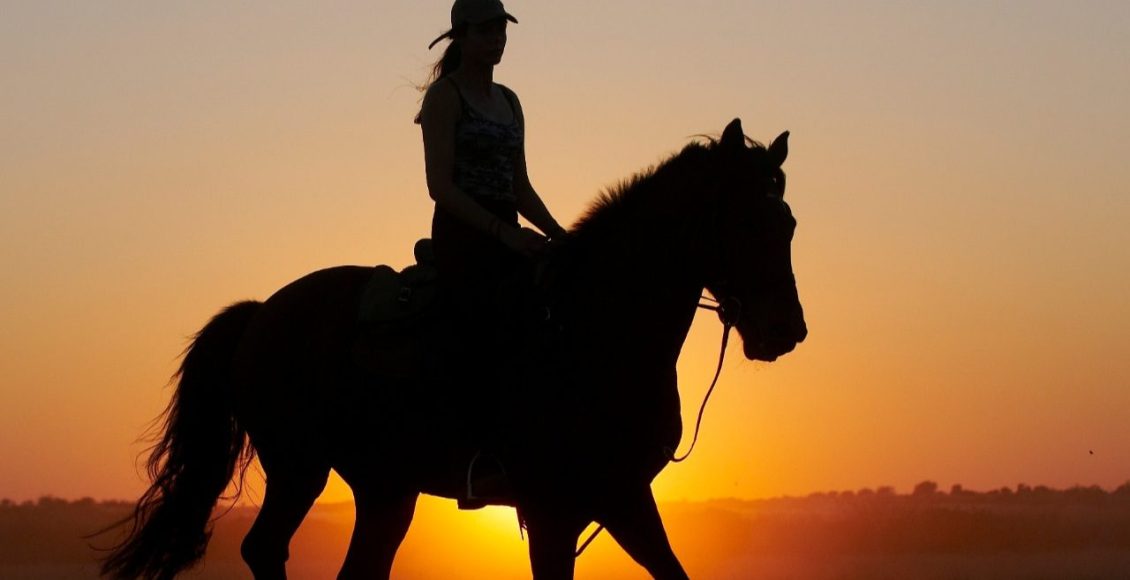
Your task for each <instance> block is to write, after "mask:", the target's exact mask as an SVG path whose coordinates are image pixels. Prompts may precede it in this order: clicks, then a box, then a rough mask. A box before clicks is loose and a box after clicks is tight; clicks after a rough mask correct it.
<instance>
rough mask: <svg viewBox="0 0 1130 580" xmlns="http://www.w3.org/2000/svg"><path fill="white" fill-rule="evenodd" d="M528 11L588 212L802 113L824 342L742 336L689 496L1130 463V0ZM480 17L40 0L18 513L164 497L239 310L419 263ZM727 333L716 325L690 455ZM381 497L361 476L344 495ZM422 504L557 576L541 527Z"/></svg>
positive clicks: (671, 494) (537, 115)
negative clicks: (430, 151)
mask: <svg viewBox="0 0 1130 580" xmlns="http://www.w3.org/2000/svg"><path fill="white" fill-rule="evenodd" d="M506 5H507V8H508V9H509V10H510V11H512V12H513V13H514V14H515V15H516V16H518V18H519V20H520V21H521V24H517V25H513V26H512V27H511V28H510V29H509V44H508V47H507V53H506V56H505V57H504V59H503V62H502V65H501V66H500V67H499V68H498V70H497V72H496V80H497V81H499V82H501V83H504V84H506V85H507V86H509V87H511V88H513V89H514V90H515V91H516V92H517V94H518V95H519V96H520V97H521V99H522V103H523V107H524V110H525V114H526V118H527V126H528V134H527V144H526V147H527V157H528V160H529V170H530V175H531V178H532V181H533V183H534V185H535V187H536V188H537V189H538V191H539V192H540V193H541V196H542V197H543V199H545V201H546V203H547V205H548V206H549V207H550V208H551V209H552V210H553V212H554V214H555V215H556V216H557V217H558V219H559V220H560V221H561V222H562V223H563V224H568V223H572V222H573V221H574V220H575V219H577V218H578V217H579V216H580V215H581V214H582V213H583V212H584V210H585V209H586V208H587V207H588V204H589V203H590V201H591V200H592V199H593V198H594V197H595V196H596V195H597V194H598V193H599V192H600V191H601V190H602V189H604V188H606V187H609V186H611V185H613V184H615V183H617V182H619V181H620V180H622V179H624V178H627V177H629V176H630V175H632V174H633V173H635V172H637V171H640V170H642V169H645V168H646V167H648V166H649V165H652V164H654V163H657V162H658V161H660V160H662V159H664V158H665V157H667V156H668V155H670V154H671V153H673V152H675V151H677V150H679V149H680V148H681V147H682V146H683V145H685V144H686V143H687V142H688V140H690V139H691V138H693V136H694V135H699V134H715V135H716V134H718V133H720V132H721V131H722V129H723V127H724V126H725V124H726V123H727V122H729V121H730V120H731V119H733V118H735V117H740V118H741V119H742V124H743V126H744V128H745V132H746V133H747V134H748V135H749V136H750V137H752V138H754V139H756V140H758V141H762V142H766V141H770V140H772V138H773V137H774V136H776V135H777V134H779V133H780V132H781V131H783V130H790V131H791V133H792V139H791V143H790V147H791V151H790V156H789V159H788V161H787V162H786V164H785V167H784V168H785V171H786V172H787V173H788V191H787V194H786V199H787V201H788V202H789V203H790V205H791V207H792V211H793V213H794V215H795V216H796V217H797V220H798V222H799V226H798V229H797V233H796V238H795V241H794V244H793V262H794V264H795V269H796V274H797V279H798V288H799V289H800V296H801V300H802V302H803V304H804V307H805V315H806V318H807V321H808V326H809V329H810V335H809V338H808V340H807V341H806V342H804V343H803V344H802V345H800V346H799V347H798V349H797V350H796V351H795V352H794V353H792V354H789V355H787V356H785V357H783V358H782V359H781V360H779V361H777V362H774V363H759V362H748V361H745V360H742V357H741V354H740V349H739V348H738V347H736V346H734V345H731V350H730V352H729V355H728V358H727V362H726V365H725V369H724V372H723V374H722V378H721V380H720V382H719V385H718V387H717V390H716V392H715V394H714V395H713V399H712V400H711V404H710V406H709V407H708V408H707V411H706V419H705V421H704V426H703V431H702V434H701V436H700V441H699V443H698V447H697V449H696V451H695V454H694V456H693V457H692V458H691V459H690V460H689V461H687V462H686V463H683V464H679V465H673V466H670V467H669V468H668V469H667V470H666V471H665V472H664V473H662V474H661V475H660V476H659V478H658V479H657V480H656V481H655V483H654V490H655V492H656V495H657V497H658V498H659V500H660V501H661V502H663V501H679V500H694V501H702V500H711V499H720V498H739V499H758V498H769V497H776V496H783V495H793V496H803V495H806V494H809V493H812V492H818V491H826V490H856V489H860V488H876V487H879V486H884V485H889V486H894V487H895V489H897V490H899V491H901V492H906V491H909V490H910V489H911V488H912V487H913V486H914V485H915V484H916V483H918V482H920V481H923V480H927V479H929V480H934V481H938V482H939V483H940V484H941V485H942V486H943V487H944V488H946V489H948V487H949V486H950V485H952V484H963V485H965V486H966V487H967V488H973V489H995V488H999V487H1001V486H1015V485H1017V484H1019V483H1027V484H1031V485H1036V484H1045V485H1051V486H1055V487H1060V488H1063V487H1068V486H1072V485H1076V484H1081V485H1092V484H1094V485H1099V486H1102V487H1103V488H1106V489H1114V488H1115V487H1117V486H1119V485H1121V484H1122V483H1124V482H1126V481H1128V480H1130V445H1128V442H1130V357H1127V355H1126V353H1128V352H1130V331H1128V329H1130V300H1128V299H1127V296H1130V228H1128V227H1127V225H1128V224H1130V164H1127V163H1126V162H1125V154H1126V150H1127V143H1130V114H1128V113H1127V107H1126V103H1128V102H1130V72H1128V69H1127V66H1126V63H1127V62H1130V35H1128V34H1126V31H1127V30H1130V3H1127V2H1117V1H1116V2H1108V1H1103V0H1093V1H1087V2H1081V3H1066V2H1053V1H1050V0H1047V1H1044V0H1033V1H1006V2H996V3H984V2H972V1H965V0H961V1H956V2H928V3H913V4H908V3H889V2H873V1H866V2H853V3H843V2H831V1H800V2H789V3H760V2H721V1H715V0H708V1H705V2H701V3H698V4H695V5H693V6H691V5H689V4H687V3H685V2H682V3H680V2H674V1H668V0H658V1H656V0H652V1H648V2H638V1H623V2H615V1H612V2H604V1H602V2H597V1H596V0H580V1H576V2H546V1H537V2H534V1H521V0H508V1H507V2H506ZM449 8H450V4H449V3H448V2H446V1H445V2H419V1H417V0H411V1H408V0H405V1H397V2H380V3H374V2H359V1H347V2H336V3H333V4H332V6H329V5H324V4H321V3H310V2H306V3H303V2H294V1H290V0H284V1H276V2H247V3H237V4H230V3H220V2H211V1H209V2H196V3H187V4H183V5H178V6H169V5H165V4H161V5H157V4H152V5H150V4H138V3H125V2H118V1H109V2H97V3H79V4H77V5H76V4H74V3H61V2H36V3H32V2H16V3H14V4H13V5H7V6H5V10H4V13H5V14H4V16H3V18H0V54H4V55H6V56H5V57H4V58H2V59H0V78H3V89H2V90H0V248H2V250H0V256H2V263H3V270H4V283H3V284H2V285H0V397H2V401H3V404H2V405H0V465H2V466H3V468H2V469H0V498H11V499H13V500H17V501H22V500H26V499H32V498H36V497H39V496H41V495H45V494H53V495H55V496H59V497H65V498H79V497H84V496H91V497H95V498H99V499H129V500H132V499H135V498H136V497H137V496H138V495H139V493H140V492H141V491H142V490H143V489H144V487H145V485H146V482H145V481H144V479H143V477H142V475H141V473H140V471H139V470H138V469H136V467H135V466H136V463H135V459H136V457H137V456H138V454H139V453H141V452H142V451H143V450H144V449H145V444H144V442H141V441H138V437H139V436H140V435H141V434H142V433H143V432H144V431H145V429H146V426H147V425H148V423H149V421H151V420H152V419H153V418H154V417H155V416H156V415H157V414H158V413H160V411H161V410H162V409H163V408H164V406H165V404H166V403H167V401H168V399H169V397H170V395H171V393H172V389H171V387H167V386H165V385H166V384H167V382H168V378H169V377H170V376H171V375H172V373H173V371H174V370H175V369H176V365H177V362H178V360H177V356H178V354H179V353H180V352H181V351H182V350H183V349H184V347H185V346H186V344H187V337H189V336H191V335H192V334H193V333H194V332H196V331H197V330H198V329H199V328H200V327H201V326H202V325H203V324H204V323H205V322H206V321H207V320H208V318H209V317H210V316H212V315H213V314H214V313H215V312H217V311H218V310H219V309H220V308H222V307H223V306H225V305H227V304H229V303H232V302H234V301H236V300H240V299H248V298H254V299H260V300H261V299H264V298H266V297H267V296H269V295H270V294H271V293H272V292H274V291H275V290H276V289H277V288H279V287H281V286H282V285H284V284H286V283H287V282H289V281H291V280H293V279H295V278H297V277H299V276H301V275H303V274H305V273H307V272H310V271H313V270H316V269H319V268H323V267H326V266H329V265H336V264H348V263H352V264H380V263H387V264H390V265H392V266H394V267H401V266H404V265H406V264H408V263H409V261H410V260H411V256H412V254H411V251H412V244H413V242H414V241H415V240H416V239H417V238H420V237H424V236H426V235H427V234H428V231H429V224H430V219H431V211H432V202H431V200H430V199H429V198H428V195H427V191H426V186H425V181H424V170H423V155H422V145H421V138H420V134H419V127H418V126H416V125H414V124H413V123H412V119H413V117H414V115H415V113H416V112H417V109H418V107H419V99H420V94H419V93H418V92H417V91H416V90H415V88H414V87H413V85H414V84H415V83H418V82H420V81H422V80H423V79H424V77H425V75H426V69H427V66H428V65H429V64H430V63H431V62H432V61H433V60H434V59H435V58H437V57H438V56H439V51H438V50H436V51H433V52H429V51H427V50H426V44H427V42H428V40H430V39H431V38H432V37H434V36H435V34H437V33H439V32H441V31H442V30H444V29H445V28H446V26H445V24H446V22H447V15H448V10H449ZM720 336H721V326H720V324H719V322H718V320H717V318H716V317H715V316H714V315H713V314H711V313H709V312H700V314H699V315H698V317H697V318H696V320H695V323H694V326H693V328H692V331H691V335H690V337H689V339H688V341H687V344H686V346H685V348H684V350H683V354H682V357H681V359H680V362H679V377H680V391H681V396H682V405H683V421H684V425H685V430H686V434H685V436H684V441H683V447H682V448H683V449H685V448H686V446H687V445H689V440H690V433H691V430H692V429H693V421H694V416H695V414H696V413H697V411H698V406H699V404H700V403H701V401H702V397H703V395H704V394H705V391H706V388H707V386H708V385H709V382H710V378H711V375H712V373H713V370H714V365H715V363H716V361H717V355H718V347H719V341H720ZM257 485H258V490H261V485H259V484H257V483H253V484H252V490H251V492H250V493H249V498H250V500H249V501H255V500H256V496H255V494H256V493H257V491H256V486H257ZM260 497H261V495H260ZM351 497H352V496H351V494H350V492H349V489H348V488H347V487H346V486H345V484H344V483H343V482H342V481H341V480H340V479H338V478H337V476H336V475H335V476H334V477H333V479H332V480H331V483H330V485H329V487H328V488H327V489H326V491H325V493H324V494H323V496H322V502H324V503H329V502H341V501H348V500H349V499H350V498H351ZM421 502H422V504H421V505H422V506H424V508H422V509H424V511H425V512H426V513H427V514H428V515H427V516H426V517H427V518H431V519H430V521H432V522H433V523H435V522H440V523H439V524H436V526H437V528H440V529H445V530H450V534H451V538H458V540H454V539H453V540H452V541H453V542H455V543H456V545H459V542H466V544H463V546H464V547H465V548H466V549H468V550H483V551H484V553H489V554H491V556H490V557H489V558H485V557H484V560H490V561H491V562H497V563H498V564H497V565H498V566H501V568H499V570H498V571H497V573H498V575H497V576H496V577H525V576H526V575H527V574H528V562H527V561H526V560H525V553H526V547H527V546H526V545H525V544H524V543H522V541H521V539H520V538H519V537H518V534H517V523H516V519H515V517H514V515H513V511H512V510H503V509H500V508H499V509H495V508H492V509H488V510H484V511H481V512H477V513H474V514H466V513H458V512H457V511H456V510H455V509H454V507H453V504H452V503H451V502H447V501H441V500H437V499H434V498H423V499H421ZM413 538H414V536H411V535H410V536H409V540H408V542H409V543H408V544H407V545H406V549H407V550H409V551H415V552H414V553H419V552H420V550H422V549H423V548H421V547H420V545H416V544H412V542H415V541H421V542H422V541H423V540H414V539H413ZM602 542H606V543H607V546H605V547H600V546H599V545H598V546H597V547H596V549H597V551H598V552H600V550H607V552H606V553H605V552H600V553H605V556H600V557H601V558H603V557H608V558H619V559H626V558H627V556H625V555H624V554H623V552H617V551H615V550H613V549H612V546H613V544H612V541H611V540H610V539H609V538H607V537H605V538H603V540H602ZM461 549H462V548H461ZM609 554H611V555H609ZM403 565H405V566H410V565H412V564H411V563H405V564H403ZM585 565H586V566H593V567H594V569H595V567H597V565H596V564H585ZM641 574H642V572H641ZM640 577H641V578H642V577H645V576H642V575H641V576H640Z"/></svg>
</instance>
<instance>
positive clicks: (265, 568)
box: [239, 526, 290, 580]
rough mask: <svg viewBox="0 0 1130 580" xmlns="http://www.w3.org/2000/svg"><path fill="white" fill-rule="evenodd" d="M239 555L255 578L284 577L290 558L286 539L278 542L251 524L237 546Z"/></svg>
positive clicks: (259, 579)
mask: <svg viewBox="0 0 1130 580" xmlns="http://www.w3.org/2000/svg"><path fill="white" fill-rule="evenodd" d="M239 555H240V556H241V557H242V558H243V562H244V563H245V564H247V567H248V568H250V569H251V573H252V574H253V575H254V576H255V580H264V579H284V578H286V561H287V559H289V558H290V551H289V550H288V548H287V542H286V541H283V542H279V541H278V539H277V538H271V537H269V536H267V534H265V533H263V532H260V531H258V530H256V529H255V527H254V526H252V528H251V531H250V532H248V533H247V536H246V537H244V538H243V543H242V544H240V546H239Z"/></svg>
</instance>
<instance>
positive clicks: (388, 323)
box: [353, 238, 439, 379]
mask: <svg viewBox="0 0 1130 580" xmlns="http://www.w3.org/2000/svg"><path fill="white" fill-rule="evenodd" d="M413 254H414V255H415V258H416V263H415V264H412V265H410V266H408V267H406V268H404V269H403V270H401V271H399V272H397V271H396V270H394V269H392V268H390V267H389V266H385V265H380V266H376V267H374V268H373V273H372V275H371V276H370V277H369V280H368V282H367V283H366V284H365V288H364V290H363V291H362V293H361V299H360V301H359V303H358V309H357V339H356V340H355V341H354V345H353V358H354V361H355V362H356V363H357V364H358V365H360V366H361V367H362V368H364V369H366V370H368V371H371V372H374V373H377V374H380V375H383V376H389V377H394V378H405V379H407V378H419V377H421V376H422V374H423V373H424V371H425V369H426V367H427V365H426V361H425V357H426V353H427V351H428V349H427V348H426V343H427V341H428V340H429V339H430V338H432V337H434V334H435V333H434V330H435V329H436V324H435V321H436V320H437V319H438V318H439V317H438V316H437V314H436V313H435V312H434V311H435V308H434V307H435V306H436V303H437V299H438V297H439V283H438V280H439V274H438V271H437V270H436V267H435V255H434V254H433V253H432V241H431V240H430V239H428V238H424V239H421V240H419V241H418V242H416V245H415V247H414V248H413Z"/></svg>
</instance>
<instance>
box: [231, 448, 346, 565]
mask: <svg viewBox="0 0 1130 580" xmlns="http://www.w3.org/2000/svg"><path fill="white" fill-rule="evenodd" d="M264 469H265V470H266V472H267V490H266V492H265V493H264V497H263V506H262V507H261V508H259V514H258V515H257V516H256V517H255V523H254V524H252V526H251V530H250V531H249V532H247V536H246V537H245V538H244V539H243V545H242V546H241V548H240V555H242V556H243V561H244V562H246V563H247V567H248V568H251V573H252V574H254V575H255V578H256V580H264V579H272V580H273V579H281V578H286V561H287V558H289V557H290V549H289V546H290V539H291V538H292V537H293V536H294V532H296V531H297V530H298V526H299V525H300V524H301V523H302V520H303V518H305V517H306V513H307V512H309V511H310V507H311V506H313V505H314V500H316V499H318V496H319V495H321V493H322V490H323V489H325V487H326V480H327V479H328V478H329V474H330V470H329V467H324V468H306V469H299V468H297V467H296V466H293V465H286V466H285V467H280V466H270V467H268V466H267V465H266V464H264Z"/></svg>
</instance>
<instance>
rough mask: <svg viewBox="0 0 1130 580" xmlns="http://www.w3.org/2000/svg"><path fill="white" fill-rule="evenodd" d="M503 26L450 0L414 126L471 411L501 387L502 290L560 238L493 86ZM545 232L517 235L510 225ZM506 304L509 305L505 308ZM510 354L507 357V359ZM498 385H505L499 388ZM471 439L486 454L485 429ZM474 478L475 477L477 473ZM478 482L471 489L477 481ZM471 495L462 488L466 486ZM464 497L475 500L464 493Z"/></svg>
mask: <svg viewBox="0 0 1130 580" xmlns="http://www.w3.org/2000/svg"><path fill="white" fill-rule="evenodd" d="M508 22H514V23H517V22H518V20H517V19H516V18H514V16H512V15H510V14H509V13H507V12H506V10H505V8H503V5H502V2H500V1H499V0H455V3H454V5H453V6H452V7H451V29H450V30H448V31H447V32H445V33H443V34H442V35H440V36H439V37H438V38H436V39H435V40H434V41H433V42H432V43H431V45H429V48H431V47H433V46H435V45H436V44H437V43H438V42H440V41H441V40H444V39H449V40H450V44H449V45H448V46H447V48H446V50H445V51H444V54H443V57H442V58H440V60H439V61H438V62H436V64H435V65H434V67H433V68H432V73H431V76H430V78H429V80H428V82H427V83H426V84H425V86H424V87H423V89H424V90H426V93H425V95H424V100H423V105H422V106H421V109H420V114H419V116H418V117H417V118H416V122H417V123H419V124H420V126H421V129H422V131H423V140H424V161H425V166H426V171H427V184H428V193H429V194H430V195H431V198H432V199H433V200H435V204H436V205H435V212H434V214H433V217H432V240H433V248H434V253H435V262H436V267H437V269H438V270H439V272H440V287H441V292H442V293H443V294H444V296H445V298H446V300H447V303H448V304H450V305H451V306H452V307H453V308H452V310H453V312H452V315H453V316H454V317H455V320H454V322H455V327H456V329H457V338H458V340H459V341H460V343H459V344H460V347H461V351H462V352H460V353H458V354H459V359H460V360H459V363H460V366H461V367H462V368H463V369H464V370H465V371H466V372H465V374H464V376H463V377H462V378H464V379H470V380H469V381H467V382H470V384H471V387H472V393H471V399H470V401H469V402H470V403H471V404H472V407H471V408H474V403H476V402H477V403H478V404H479V406H480V408H481V405H483V404H486V405H490V404H491V402H490V401H481V400H480V401H476V397H482V396H485V395H486V394H487V393H489V392H491V391H494V392H496V393H497V392H498V389H497V388H491V386H489V385H484V384H483V383H484V382H489V381H495V382H497V381H498V380H500V377H499V372H500V371H501V372H504V369H500V368H499V366H500V364H501V365H502V366H504V363H503V362H502V361H504V360H505V359H506V357H507V354H508V353H506V352H499V351H507V350H511V349H510V348H509V344H510V342H512V340H513V337H508V336H505V335H506V334H508V331H510V332H512V330H513V326H512V325H510V324H507V323H505V322H504V320H507V319H511V320H512V317H513V316H514V312H513V310H514V308H516V305H514V304H507V303H506V302H507V299H502V298H500V291H499V289H500V285H501V284H502V283H503V282H504V281H511V280H514V279H516V278H520V277H521V274H520V273H521V272H523V270H528V269H529V266H530V265H531V264H530V260H529V258H531V257H533V256H534V255H536V254H538V253H539V252H540V251H541V250H542V248H543V247H544V246H545V244H546V243H547V241H548V240H549V239H550V238H553V237H559V236H562V235H564V234H565V230H564V228H562V227H561V226H560V225H559V224H558V223H557V221H556V220H555V219H553V216H552V215H550V213H549V210H547V209H546V207H545V204H544V203H543V202H542V200H541V198H540V197H539V196H538V194H537V191H535V190H534V187H533V186H532V185H531V184H530V179H529V176H528V174H527V172H526V154H525V146H524V145H525V118H524V116H523V114H522V106H521V103H520V102H519V100H518V96H517V95H516V94H514V92H513V91H511V90H510V89H509V88H507V87H505V86H503V85H501V84H498V83H495V82H494V67H495V66H496V65H498V64H499V62H501V60H502V54H503V51H504V50H505V47H506V27H507V23H508ZM519 215H521V216H522V217H524V218H526V219H527V220H528V221H529V222H530V223H532V224H533V225H535V226H536V227H537V228H538V229H540V230H541V231H542V232H544V233H545V234H546V235H545V236H543V235H542V234H539V233H538V232H536V231H534V230H532V229H529V228H525V227H521V226H520V225H519V223H518V216H519ZM512 298H513V297H512V296H511V299H512ZM509 354H512V353H509ZM502 380H505V379H502ZM480 427H481V428H482V429H483V432H480V433H476V434H474V438H476V439H478V440H480V442H483V441H484V440H485V442H484V444H485V446H486V447H487V448H490V447H492V444H491V442H490V441H491V439H492V438H493V434H492V433H491V430H492V429H493V427H492V426H490V425H480ZM476 469H477V468H476ZM477 477H478V476H477V475H476V480H477ZM468 487H470V485H469V486H468ZM468 495H475V494H474V493H473V492H472V491H471V490H468Z"/></svg>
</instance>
